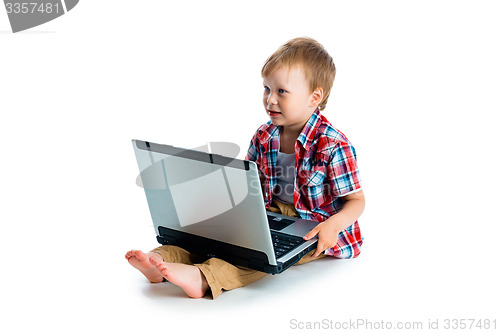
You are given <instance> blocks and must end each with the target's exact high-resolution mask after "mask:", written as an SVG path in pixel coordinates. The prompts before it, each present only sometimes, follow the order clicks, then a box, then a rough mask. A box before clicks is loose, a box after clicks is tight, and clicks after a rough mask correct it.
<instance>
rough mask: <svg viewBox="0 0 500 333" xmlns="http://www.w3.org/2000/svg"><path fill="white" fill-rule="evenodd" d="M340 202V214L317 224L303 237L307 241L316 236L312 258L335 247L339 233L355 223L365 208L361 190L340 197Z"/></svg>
mask: <svg viewBox="0 0 500 333" xmlns="http://www.w3.org/2000/svg"><path fill="white" fill-rule="evenodd" d="M342 200H343V201H344V206H343V207H342V209H341V210H340V212H338V213H337V214H335V215H332V216H330V217H329V218H328V219H326V220H325V221H323V222H321V223H319V224H318V226H316V227H315V228H314V229H313V230H311V231H310V232H309V233H308V234H307V235H305V236H304V239H305V240H309V239H311V238H313V237H314V236H316V235H318V246H317V248H316V252H314V254H313V255H312V257H317V256H318V255H320V254H321V253H322V252H323V251H325V250H327V249H329V248H331V247H333V246H335V244H337V240H338V237H339V233H340V232H341V231H342V230H344V229H346V228H347V227H349V226H350V225H352V224H353V223H354V222H356V220H357V219H358V218H359V217H360V216H361V213H363V210H364V208H365V195H364V194H363V190H360V191H358V192H356V193H352V194H348V195H346V196H345V197H342Z"/></svg>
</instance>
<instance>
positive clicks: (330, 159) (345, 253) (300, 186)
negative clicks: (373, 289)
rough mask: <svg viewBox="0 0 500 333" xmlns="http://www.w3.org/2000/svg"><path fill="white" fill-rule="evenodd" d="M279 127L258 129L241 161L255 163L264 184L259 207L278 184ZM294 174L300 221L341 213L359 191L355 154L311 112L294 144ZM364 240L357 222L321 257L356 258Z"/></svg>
mask: <svg viewBox="0 0 500 333" xmlns="http://www.w3.org/2000/svg"><path fill="white" fill-rule="evenodd" d="M281 130H282V127H281V126H276V125H273V124H272V123H271V122H270V121H269V122H267V123H266V124H264V125H262V126H261V127H260V128H259V129H258V130H257V132H256V133H255V135H254V136H253V138H252V141H251V142H250V147H249V149H248V153H247V155H246V157H245V159H247V160H250V161H254V162H255V163H257V166H258V168H259V173H260V175H261V179H265V182H266V189H265V193H264V201H265V204H266V208H268V207H269V206H270V205H271V200H272V197H273V190H274V189H275V187H276V184H277V177H276V161H277V158H278V151H279V149H280V140H279V136H280V133H281ZM295 156H296V157H295V159H296V174H295V188H294V194H293V201H294V206H295V209H296V210H297V212H298V213H299V214H300V216H301V218H303V219H308V220H315V221H318V222H322V221H324V220H326V219H327V218H329V217H330V216H332V215H334V214H336V213H338V212H339V211H340V210H341V209H342V207H343V201H342V197H343V196H345V195H347V194H351V193H354V192H357V191H359V190H361V182H360V178H359V171H358V165H357V162H356V151H355V150H354V147H353V146H352V145H351V143H350V142H349V140H347V138H346V137H345V135H344V134H343V133H341V132H340V131H339V130H337V129H335V128H334V127H333V126H332V125H331V124H330V123H329V122H328V120H327V119H326V118H325V117H324V116H323V115H321V114H320V113H319V111H318V110H316V111H315V112H314V113H313V114H312V116H311V118H309V120H308V122H307V123H306V125H305V126H304V128H303V129H302V132H301V133H300V135H299V137H298V138H297V141H296V144H295ZM361 244H363V237H362V236H361V231H360V229H359V225H358V221H356V222H354V223H353V224H352V225H351V226H349V227H348V228H347V229H345V230H343V231H342V232H340V234H339V239H338V242H337V244H336V245H335V246H334V247H332V248H330V249H328V250H326V251H325V254H327V255H332V256H334V257H337V258H355V257H357V256H358V255H359V253H360V246H361Z"/></svg>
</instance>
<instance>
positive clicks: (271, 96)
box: [267, 94, 278, 105]
mask: <svg viewBox="0 0 500 333" xmlns="http://www.w3.org/2000/svg"><path fill="white" fill-rule="evenodd" d="M267 104H268V105H276V104H278V102H277V101H276V98H275V95H274V94H269V97H267Z"/></svg>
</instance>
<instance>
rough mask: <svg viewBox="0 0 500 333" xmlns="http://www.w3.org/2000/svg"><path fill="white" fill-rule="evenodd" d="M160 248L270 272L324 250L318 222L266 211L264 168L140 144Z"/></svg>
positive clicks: (137, 151)
mask: <svg viewBox="0 0 500 333" xmlns="http://www.w3.org/2000/svg"><path fill="white" fill-rule="evenodd" d="M132 143H133V147H134V151H135V155H136V158H137V164H138V166H139V171H140V177H139V178H138V183H139V185H140V186H142V187H143V188H144V191H145V193H146V198H147V202H148V205H149V210H150V213H151V217H152V220H153V224H154V228H155V231H156V236H157V240H158V242H159V243H160V244H169V245H176V246H179V247H182V248H184V249H186V250H188V251H190V252H192V253H195V254H198V255H201V256H206V257H207V258H209V257H216V258H220V259H223V260H225V261H227V262H229V263H231V264H233V265H240V266H244V267H248V268H252V269H255V270H259V271H262V272H266V273H270V274H277V273H281V272H283V271H284V270H285V269H287V268H289V267H290V266H292V265H293V264H295V263H296V262H298V261H299V260H300V258H302V257H303V256H304V255H305V254H307V253H309V252H310V251H311V250H313V249H315V248H316V243H317V238H314V239H311V240H309V241H304V239H303V238H302V237H303V236H304V235H306V234H307V233H308V232H309V231H310V230H312V229H313V228H314V227H315V226H317V222H315V221H309V220H303V219H299V218H294V217H288V216H285V215H281V214H276V213H271V212H268V211H266V209H265V205H264V200H263V196H262V190H261V188H262V187H261V184H260V180H259V175H258V169H257V165H256V164H255V163H254V162H251V161H245V160H239V159H233V158H228V157H224V156H221V155H216V154H211V153H207V152H201V151H196V150H189V149H183V148H177V147H173V146H168V145H160V144H155V143H152V142H147V141H140V140H132Z"/></svg>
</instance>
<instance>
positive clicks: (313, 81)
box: [125, 38, 365, 299]
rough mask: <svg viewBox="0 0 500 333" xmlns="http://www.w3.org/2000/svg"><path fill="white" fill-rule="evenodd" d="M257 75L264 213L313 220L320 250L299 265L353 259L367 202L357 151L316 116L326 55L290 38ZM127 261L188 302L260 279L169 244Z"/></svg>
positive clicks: (324, 92)
mask: <svg viewBox="0 0 500 333" xmlns="http://www.w3.org/2000/svg"><path fill="white" fill-rule="evenodd" d="M262 77H263V79H264V107H265V110H266V113H267V114H268V115H269V117H270V119H271V120H270V121H269V122H267V123H266V124H264V125H262V126H261V127H260V128H259V129H258V130H257V132H256V133H255V135H254V136H253V138H252V140H251V143H250V148H249V149H248V154H247V156H246V159H247V160H251V161H255V162H256V163H257V166H258V168H259V171H260V176H261V183H262V185H263V195H264V200H265V203H266V208H267V209H268V210H271V211H274V212H279V213H281V214H285V215H289V216H300V217H301V218H303V219H309V220H315V221H317V222H318V225H317V227H315V228H314V229H313V230H311V231H310V232H309V233H308V234H307V235H305V236H304V239H306V240H309V239H311V238H312V237H314V236H317V237H318V246H317V248H316V250H313V251H312V252H311V253H310V254H309V255H306V256H305V257H303V258H302V259H301V260H300V261H299V263H298V264H303V263H306V262H308V261H311V260H315V259H318V258H323V257H327V256H331V257H336V258H354V257H357V256H358V255H359V253H360V246H361V244H362V243H363V240H362V237H361V233H360V229H359V225H358V221H357V219H358V218H359V216H360V215H361V213H362V212H363V209H364V203H365V201H364V195H363V191H362V190H361V183H360V179H359V171H358V167H357V162H356V152H355V150H354V147H353V146H352V145H351V143H350V142H349V141H348V140H347V138H346V137H345V135H344V134H342V133H341V132H340V131H338V130H337V129H335V128H334V127H333V126H332V125H331V124H330V123H329V122H328V120H327V119H326V118H325V117H324V116H322V115H321V114H320V110H323V109H324V108H325V106H326V103H327V101H328V97H329V95H330V89H331V87H332V84H333V80H334V78H335V65H334V63H333V60H332V58H331V56H330V55H329V54H328V53H327V52H326V50H325V49H324V48H323V46H322V45H321V44H319V43H318V42H317V41H315V40H313V39H311V38H296V39H293V40H291V41H289V42H287V43H286V44H284V45H283V46H282V47H280V48H279V49H278V50H277V51H276V52H275V53H274V54H273V55H272V56H271V57H269V59H268V60H267V61H266V63H265V64H264V67H263V68H262ZM125 258H126V259H127V260H128V261H129V263H130V264H131V265H132V266H133V267H135V268H137V269H138V270H139V271H141V272H142V273H143V274H144V275H145V276H146V278H148V279H149V280H150V281H151V282H154V283H156V282H162V281H165V280H168V281H170V282H172V283H174V284H176V285H178V286H180V287H181V288H182V289H183V290H184V292H185V293H186V294H187V295H188V296H190V297H193V298H200V297H203V296H204V295H205V293H206V292H207V291H210V292H211V293H212V297H213V298H214V299H215V298H216V297H217V296H219V295H220V294H221V293H222V290H230V289H234V288H238V287H242V286H245V285H248V284H250V283H252V282H254V281H256V280H258V279H260V278H262V277H264V276H266V274H265V273H262V272H258V271H255V270H251V269H247V268H242V267H236V266H233V265H231V264H229V263H227V262H225V261H223V260H220V259H217V258H210V259H208V260H204V258H198V257H196V256H195V255H193V254H191V253H189V252H187V251H185V250H183V249H181V248H179V247H175V246H169V245H166V246H160V247H158V248H156V249H154V250H152V251H151V252H149V253H147V254H145V253H143V252H141V251H137V250H132V251H129V252H127V254H126V255H125Z"/></svg>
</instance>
